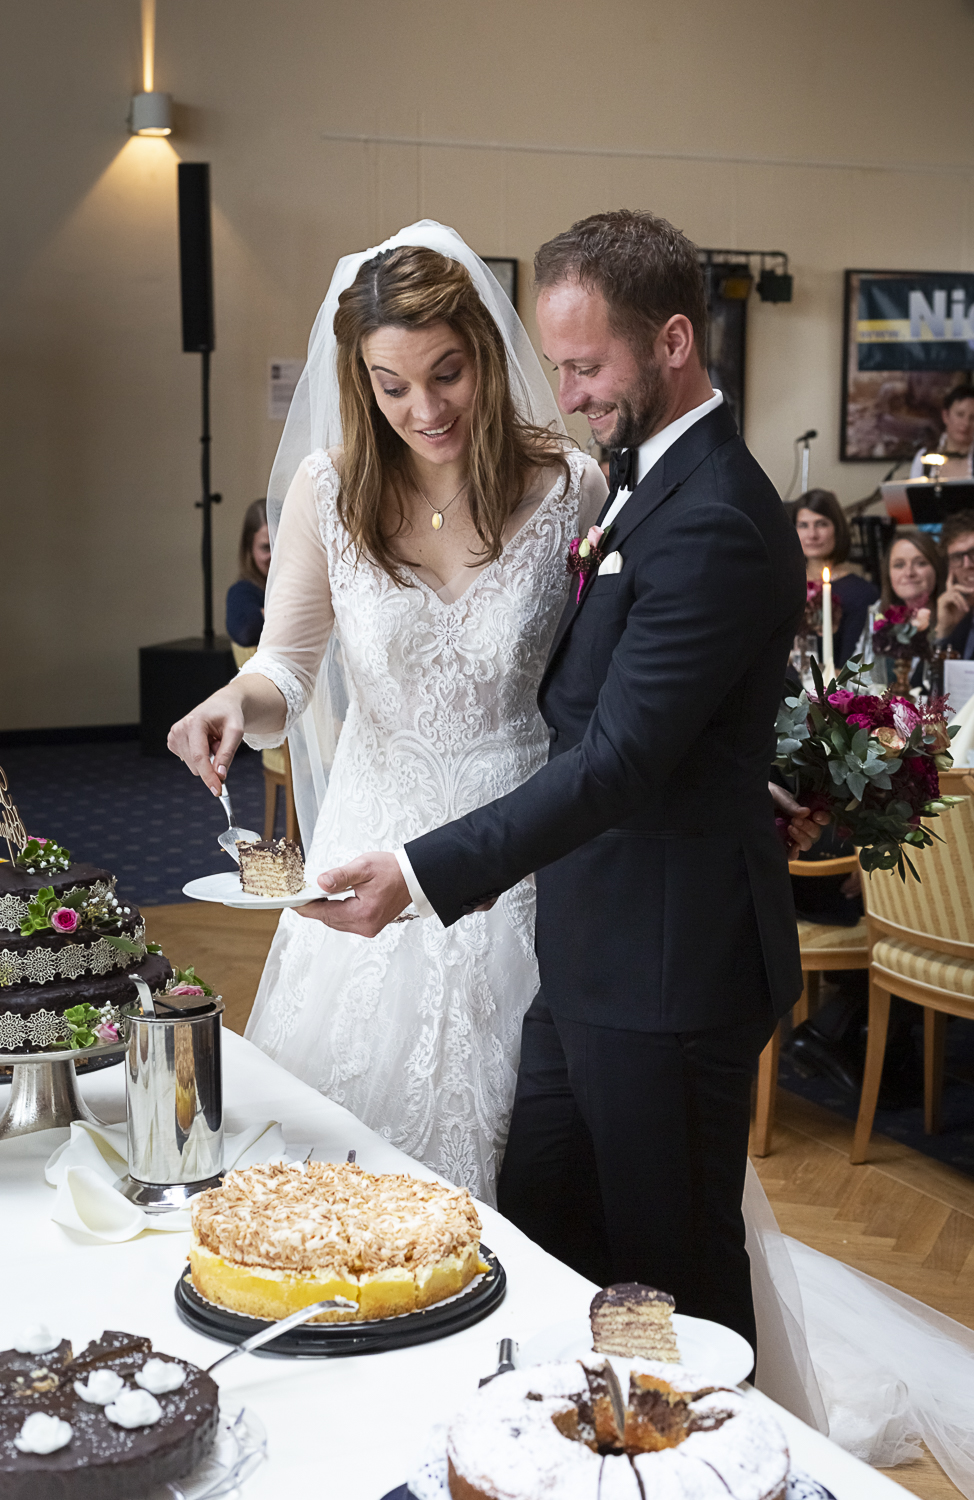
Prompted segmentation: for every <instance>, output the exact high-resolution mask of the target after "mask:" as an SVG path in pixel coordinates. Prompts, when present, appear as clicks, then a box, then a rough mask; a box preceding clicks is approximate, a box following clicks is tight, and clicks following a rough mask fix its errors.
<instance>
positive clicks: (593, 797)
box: [406, 405, 805, 1032]
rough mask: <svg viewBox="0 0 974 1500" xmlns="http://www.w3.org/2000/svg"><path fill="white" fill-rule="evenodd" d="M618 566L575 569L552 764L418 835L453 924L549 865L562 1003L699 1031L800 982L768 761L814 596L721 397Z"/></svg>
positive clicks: (646, 496) (542, 894)
mask: <svg viewBox="0 0 974 1500" xmlns="http://www.w3.org/2000/svg"><path fill="white" fill-rule="evenodd" d="M604 549H605V550H606V551H618V552H621V554H622V558H623V565H622V569H621V571H620V572H618V573H613V574H604V575H603V576H601V577H598V576H596V577H594V578H592V577H590V578H589V580H588V583H587V585H586V587H585V589H584V591H583V593H582V597H581V602H580V603H576V601H575V587H574V585H573V588H572V596H571V599H570V602H569V603H568V605H567V606H566V608H565V612H564V615H563V616H562V619H561V621H560V623H559V626H558V630H557V632H556V635H555V639H554V643H553V645H552V648H551V654H550V657H549V660H548V665H547V668H546V671H545V675H544V677H543V679H542V682H541V687H540V690H539V695H538V701H539V705H540V708H541V712H542V714H543V716H544V718H545V721H546V722H547V724H548V726H549V732H550V736H551V751H550V756H549V760H548V763H547V765H545V766H544V767H542V769H541V770H540V771H538V772H537V773H536V774H535V775H534V776H533V777H531V779H530V780H529V781H527V782H525V783H524V785H523V786H521V787H518V788H517V789H516V790H515V791H513V792H510V793H509V794H508V795H507V796H505V797H501V798H499V799H498V800H497V801H495V802H491V803H489V804H487V806H485V807H482V808H479V809H478V810H477V811H476V812H473V813H470V814H468V816H466V817H464V818H460V819H458V820H457V821H456V822H453V823H449V824H447V825H446V826H444V827H443V828H438V829H435V830H434V831H433V832H432V833H428V834H425V835H424V836H423V837H422V838H418V839H415V840H414V841H413V842H412V843H410V844H408V845H407V846H406V852H407V854H408V856H409V859H410V861H411V863H412V867H413V870H414V871H415V873H416V877H417V879H418V880H419V882H420V884H421V886H422V887H423V890H424V891H425V893H426V895H427V896H428V897H429V900H430V901H431V903H432V905H433V907H434V909H435V910H436V912H437V913H438V915H439V916H440V918H441V919H442V921H443V922H444V923H446V924H447V925H450V924H451V923H453V922H456V921H457V920H458V919H459V918H460V917H462V916H463V915H464V914H465V913H469V912H470V911H471V910H472V909H473V908H474V907H475V906H476V905H477V904H478V903H480V902H481V901H484V900H487V899H489V898H490V897H491V896H493V895H495V894H497V893H498V892H500V891H503V890H506V889H508V888H509V887H510V886H512V885H514V884H515V883H516V882H517V881H518V880H521V879H523V878H524V877H525V876H526V875H529V874H530V873H531V872H532V871H534V872H536V874H537V886H538V914H537V931H536V947H537V954H538V961H539V965H540V970H541V985H542V990H543V992H544V996H545V999H546V1001H547V1003H548V1005H549V1006H550V1008H551V1011H552V1013H553V1015H555V1016H556V1017H557V1016H559V1015H563V1016H565V1017H566V1018H568V1019H572V1020H576V1021H582V1022H588V1023H597V1024H601V1025H606V1026H614V1027H623V1028H628V1029H632V1030H636V1031H668V1032H673V1031H691V1030H700V1029H706V1028H709V1027H711V1026H723V1025H733V1024H735V1023H737V1022H743V1021H752V1020H757V1019H763V1018H770V1015H771V1012H772V1011H773V1012H774V1014H775V1015H778V1016H780V1015H783V1014H784V1013H785V1012H786V1011H787V1010H788V1009H789V1008H790V1007H791V1006H792V1005H793V1004H794V1002H795V1001H796V1000H797V999H798V996H799V994H800V993H801V987H802V981H801V969H800V961H799V954H798V940H797V935H796V930H795V913H794V906H793V903H792V896H791V889H790V885H789V881H788V870H787V860H786V855H785V851H784V847H783V845H782V843H781V841H780V839H779V838H778V836H777V834H776V831H775V825H774V813H773V810H772V803H771V799H770V797H769V795H768V772H769V767H770V765H771V762H772V759H773V757H774V720H775V714H776V711H777V708H778V704H779V701H780V698H781V685H782V682H783V680H784V676H785V669H786V665H787V660H788V655H789V651H790V648H791V644H792V640H793V638H794V635H795V631H796V629H797V627H798V623H799V621H800V619H801V616H802V612H803V610H804V607H805V564H804V558H803V556H802V551H801V547H800V545H799V542H798V537H797V533H796V532H795V528H794V527H793V526H792V525H791V523H790V521H789V520H788V518H787V516H786V515H785V512H784V508H783V507H782V504H781V501H780V500H779V498H778V496H777V494H776V492H775V490H774V488H773V486H772V485H771V483H770V481H769V480H768V478H767V476H766V475H765V474H764V473H763V471H762V470H761V469H760V468H759V466H758V464H757V463H756V462H755V460H754V459H753V458H752V457H751V455H750V453H749V452H748V450H747V448H746V447H745V446H744V443H743V441H742V440H741V438H740V437H739V435H738V432H737V428H736V425H735V423H734V419H733V417H732V416H731V414H730V412H729V411H728V409H727V407H726V406H725V405H722V406H719V407H718V408H717V409H716V410H715V411H713V412H710V413H708V415H707V416H706V417H703V418H701V419H700V420H699V421H698V422H696V423H694V425H693V426H692V427H691V428H689V430H688V431H687V432H685V433H684V434H683V436H682V437H680V438H679V439H678V440H677V441H676V442H675V443H674V444H673V445H672V447H670V448H669V449H668V450H667V452H666V453H665V455H664V456H663V458H662V459H661V460H660V461H659V462H658V463H657V464H656V465H655V466H654V468H653V469H652V470H651V471H650V473H649V474H647V476H646V478H645V479H644V480H643V482H642V483H641V484H640V485H638V486H637V488H636V490H635V491H634V493H633V494H632V495H631V496H630V498H629V500H628V501H627V502H626V504H625V506H624V507H623V509H622V511H621V512H620V513H619V516H618V518H617V520H616V521H614V522H613V524H612V526H611V528H610V529H609V531H608V532H607V534H606V539H605V543H604Z"/></svg>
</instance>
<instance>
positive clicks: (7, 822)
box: [0, 766, 27, 861]
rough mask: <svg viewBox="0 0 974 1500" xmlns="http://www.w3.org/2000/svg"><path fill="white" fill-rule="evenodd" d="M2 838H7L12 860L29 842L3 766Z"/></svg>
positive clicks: (0, 792) (0, 793) (0, 776)
mask: <svg viewBox="0 0 974 1500" xmlns="http://www.w3.org/2000/svg"><path fill="white" fill-rule="evenodd" d="M0 839H5V840H6V843H7V852H8V854H9V855H10V858H11V860H12V861H13V860H16V858H17V855H18V854H19V853H20V851H21V849H23V847H24V845H25V844H26V843H27V829H26V828H25V827H24V824H23V819H22V818H21V816H20V813H19V812H18V811H17V808H16V807H15V805H14V799H13V798H12V797H11V795H10V790H9V786H8V783H7V775H6V772H5V771H4V769H3V766H0ZM15 846H16V847H15Z"/></svg>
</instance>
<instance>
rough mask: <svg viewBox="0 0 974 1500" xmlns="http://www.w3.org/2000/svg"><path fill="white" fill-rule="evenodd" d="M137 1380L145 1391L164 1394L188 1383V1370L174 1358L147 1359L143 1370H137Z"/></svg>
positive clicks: (156, 1394) (159, 1394)
mask: <svg viewBox="0 0 974 1500" xmlns="http://www.w3.org/2000/svg"><path fill="white" fill-rule="evenodd" d="M135 1381H136V1384H137V1385H140V1386H141V1387H142V1389H143V1390H144V1391H151V1392H152V1394H153V1396H162V1395H165V1393H166V1392H167V1391H178V1390H179V1387H180V1386H181V1385H185V1384H186V1371H185V1370H184V1369H183V1367H182V1365H177V1364H176V1362H175V1360H172V1359H147V1360H146V1362H145V1364H144V1365H143V1366H142V1368H141V1370H136V1372H135Z"/></svg>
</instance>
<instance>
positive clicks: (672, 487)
mask: <svg viewBox="0 0 974 1500" xmlns="http://www.w3.org/2000/svg"><path fill="white" fill-rule="evenodd" d="M736 435H737V423H736V422H735V421H734V418H733V416H732V415H731V412H730V409H729V407H728V406H727V403H726V402H722V403H721V405H720V406H718V407H717V408H716V410H715V411H712V412H708V413H707V415H706V416H705V417H701V419H700V421H699V422H694V424H693V426H692V427H691V428H689V430H688V431H687V432H685V433H684V434H683V436H682V437H680V438H678V439H677V441H676V442H675V443H674V444H673V446H672V447H671V448H667V450H666V452H665V453H664V454H663V457H662V458H661V459H660V461H659V463H657V464H654V465H653V467H652V468H651V469H650V471H649V473H648V474H647V475H646V477H645V479H643V480H642V482H641V483H640V484H638V485H637V486H636V488H635V490H634V492H633V493H632V495H630V497H629V499H628V500H627V501H626V503H625V505H624V506H623V507H622V510H621V511H620V512H619V515H618V517H617V518H616V520H615V521H613V522H612V525H611V526H610V527H609V530H608V531H607V532H606V535H605V546H606V548H607V550H609V551H612V552H618V551H621V550H622V545H623V543H624V542H625V541H626V540H627V539H628V538H629V537H631V536H632V534H633V532H634V531H635V530H636V528H637V527H638V526H641V525H642V523H643V522H644V521H645V520H646V518H647V517H648V516H651V515H652V514H653V511H654V510H656V509H657V508H658V507H659V506H660V505H662V504H663V503H664V501H667V500H669V499H670V497H671V495H673V494H675V493H676V491H677V490H678V489H679V488H680V485H681V484H683V483H684V482H685V481H686V480H687V479H688V478H689V477H690V475H691V474H692V473H693V471H694V470H695V469H697V468H699V466H700V465H701V464H702V463H703V462H704V460H705V459H706V458H709V456H710V454H711V453H713V451H714V449H715V448H719V447H720V446H721V444H722V443H726V442H727V440H728V439H729V438H732V437H735V436H736ZM608 506H609V501H606V504H605V507H604V510H603V513H604V511H605V510H607V509H608ZM600 519H601V518H600ZM591 583H592V579H591V576H590V577H589V578H588V579H587V580H586V585H585V587H584V588H583V589H582V592H581V597H579V596H578V590H577V585H575V586H574V587H573V588H572V592H571V595H570V596H569V600H568V603H567V604H566V605H565V608H564V611H563V612H562V616H561V619H560V620H559V621H558V628H557V630H556V631H555V636H554V640H553V641H552V643H551V650H550V651H549V653H548V663H547V666H546V667H545V671H544V676H543V677H542V679H541V684H540V687H539V692H540V691H541V689H542V688H543V687H544V684H545V681H546V679H547V677H548V674H549V673H550V671H551V669H552V667H553V666H554V663H555V658H556V656H557V654H558V651H559V648H560V647H561V644H562V642H563V640H564V639H565V636H566V635H567V634H568V632H569V630H570V629H571V627H572V625H573V624H574V623H575V621H576V620H577V618H578V616H579V614H580V613H581V610H582V608H583V606H584V604H585V600H586V597H587V595H588V593H589V590H590V587H591Z"/></svg>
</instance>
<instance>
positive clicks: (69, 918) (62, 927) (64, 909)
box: [51, 906, 78, 932]
mask: <svg viewBox="0 0 974 1500" xmlns="http://www.w3.org/2000/svg"><path fill="white" fill-rule="evenodd" d="M51 926H52V927H53V928H54V931H55V932H74V931H75V929H76V928H77V926H78V913H77V912H76V911H72V910H71V908H70V906H59V907H57V908H56V910H54V911H52V912H51Z"/></svg>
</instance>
